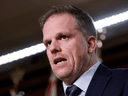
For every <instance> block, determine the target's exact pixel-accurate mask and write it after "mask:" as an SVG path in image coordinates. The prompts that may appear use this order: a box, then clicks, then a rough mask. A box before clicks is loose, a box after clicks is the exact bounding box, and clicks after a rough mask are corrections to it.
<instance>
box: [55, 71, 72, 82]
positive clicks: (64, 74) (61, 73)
mask: <svg viewBox="0 0 128 96" xmlns="http://www.w3.org/2000/svg"><path fill="white" fill-rule="evenodd" d="M57 73H58V74H57ZM57 73H56V76H57V78H58V79H60V80H62V81H65V79H68V78H69V77H70V76H71V73H72V72H71V71H70V72H69V71H62V70H61V71H58V72H57Z"/></svg>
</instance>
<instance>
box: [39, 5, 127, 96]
mask: <svg viewBox="0 0 128 96" xmlns="http://www.w3.org/2000/svg"><path fill="white" fill-rule="evenodd" d="M40 25H41V27H42V31H43V43H44V44H45V46H46V49H47V56H48V59H49V61H50V65H51V68H52V70H53V72H54V73H55V74H56V76H57V77H58V78H59V79H60V80H62V81H63V87H64V94H61V96H128V71H127V70H121V69H119V70H110V69H108V68H107V67H105V66H103V65H102V64H100V63H99V62H98V57H97V55H96V45H97V39H96V38H97V35H96V30H95V27H94V25H93V20H92V18H91V17H90V16H89V15H88V14H87V13H86V12H84V11H82V10H81V9H78V8H76V7H75V6H72V5H62V6H55V7H52V8H51V9H50V10H49V11H48V12H47V13H46V14H45V15H43V16H42V17H41V18H40ZM126 81H127V82H126ZM74 92H75V93H74ZM69 94H70V95H69Z"/></svg>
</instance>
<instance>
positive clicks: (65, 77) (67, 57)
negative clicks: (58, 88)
mask: <svg viewBox="0 0 128 96" xmlns="http://www.w3.org/2000/svg"><path fill="white" fill-rule="evenodd" d="M75 26H76V22H75V20H74V18H73V16H72V15H70V14H66V13H65V14H59V15H52V16H51V17H49V19H48V20H47V21H46V23H45V24H44V28H43V37H44V38H43V42H44V44H45V46H46V49H47V56H48V59H49V61H50V65H51V68H52V70H53V71H54V73H55V74H56V75H57V77H58V78H59V79H61V80H62V81H64V82H65V83H67V84H68V83H69V84H70V83H72V82H74V81H75V80H76V79H77V78H78V77H79V76H80V75H81V74H83V73H84V72H85V71H86V70H87V68H88V67H89V60H90V57H89V52H88V42H87V41H86V39H85V37H84V36H83V35H82V33H81V32H80V31H78V30H76V29H75Z"/></svg>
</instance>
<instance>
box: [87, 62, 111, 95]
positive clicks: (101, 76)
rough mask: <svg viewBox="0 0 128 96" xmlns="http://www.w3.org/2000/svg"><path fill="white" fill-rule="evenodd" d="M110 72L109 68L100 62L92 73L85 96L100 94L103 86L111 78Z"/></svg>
mask: <svg viewBox="0 0 128 96" xmlns="http://www.w3.org/2000/svg"><path fill="white" fill-rule="evenodd" d="M111 73H112V71H111V70H110V69H108V68H107V67H105V66H104V65H102V64H101V65H100V66H99V67H98V69H97V71H96V73H95V74H94V76H93V78H92V80H91V82H90V85H89V87H88V89H87V92H86V95H85V96H102V93H103V91H104V89H105V86H106V85H107V83H108V81H109V80H110V79H111Z"/></svg>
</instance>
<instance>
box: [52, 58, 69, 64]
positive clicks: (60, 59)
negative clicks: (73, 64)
mask: <svg viewBox="0 0 128 96" xmlns="http://www.w3.org/2000/svg"><path fill="white" fill-rule="evenodd" d="M62 61H67V59H65V58H58V59H55V60H54V63H55V64H57V63H59V62H62Z"/></svg>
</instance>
